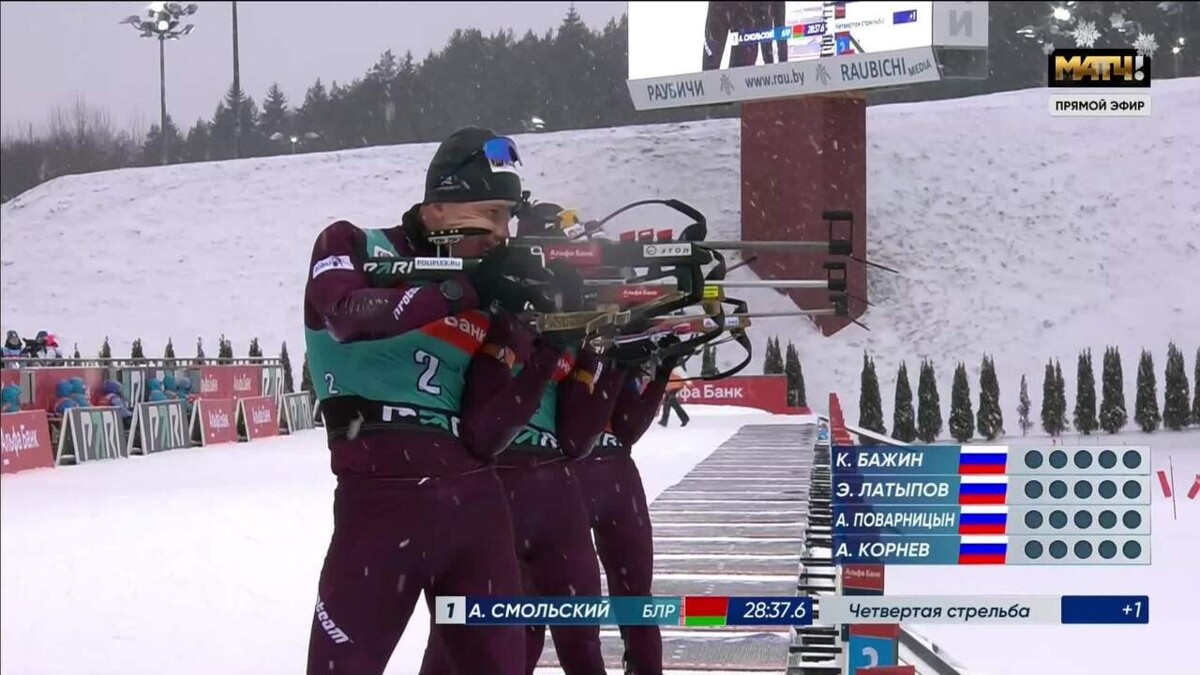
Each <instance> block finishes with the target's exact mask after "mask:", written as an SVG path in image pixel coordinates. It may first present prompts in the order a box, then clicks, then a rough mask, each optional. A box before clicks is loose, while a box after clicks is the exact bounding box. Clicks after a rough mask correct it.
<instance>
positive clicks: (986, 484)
mask: <svg viewBox="0 0 1200 675" xmlns="http://www.w3.org/2000/svg"><path fill="white" fill-rule="evenodd" d="M959 481H960V483H959V486H958V503H959V504H971V505H976V504H997V505H1002V504H1005V503H1006V502H1007V499H1006V498H1005V497H1006V496H1007V494H1008V476H988V475H982V476H961V477H960V478H959Z"/></svg>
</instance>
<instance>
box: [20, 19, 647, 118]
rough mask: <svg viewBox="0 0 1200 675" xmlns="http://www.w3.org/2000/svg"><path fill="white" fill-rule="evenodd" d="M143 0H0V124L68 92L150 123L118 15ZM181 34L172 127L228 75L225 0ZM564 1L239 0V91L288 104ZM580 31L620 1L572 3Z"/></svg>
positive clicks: (138, 49) (152, 112)
mask: <svg viewBox="0 0 1200 675" xmlns="http://www.w3.org/2000/svg"><path fill="white" fill-rule="evenodd" d="M148 4H149V3H148V2H4V3H2V4H0V117H2V118H3V122H0V126H2V127H3V130H4V131H5V132H8V131H17V130H21V131H24V130H25V129H26V128H27V126H28V125H29V124H30V123H32V124H33V125H34V130H35V132H36V131H37V130H38V129H40V128H42V127H44V125H45V121H46V119H47V118H48V116H49V112H50V110H51V109H53V108H54V107H55V106H70V105H71V104H73V103H74V101H75V99H76V97H77V96H81V97H83V99H84V100H85V101H86V102H87V103H88V104H89V105H92V106H95V107H100V108H106V109H107V110H108V111H109V113H110V114H111V117H112V121H113V124H114V125H115V126H117V127H118V128H131V127H133V126H134V125H135V124H136V123H137V121H138V120H139V118H140V126H141V128H142V130H143V131H144V130H146V129H148V128H149V126H150V124H152V123H157V122H158V110H159V108H158V46H157V44H156V41H155V40H149V39H142V38H140V37H138V34H137V32H136V31H134V29H132V28H130V27H129V26H124V25H119V24H118V23H117V22H118V21H120V20H121V19H123V18H125V17H126V16H129V15H131V14H143V13H144V11H145V8H146V6H147V5H148ZM196 4H197V5H199V7H200V9H199V11H197V12H196V14H195V15H193V16H192V17H191V18H192V23H194V24H195V25H196V28H195V30H194V31H193V32H192V34H191V35H188V36H187V37H185V38H183V39H181V40H179V41H175V42H168V43H167V112H168V113H169V114H170V115H171V117H172V118H173V119H174V120H175V121H176V123H177V124H179V125H180V126H181V127H183V128H187V127H190V126H191V125H192V124H193V123H194V122H195V121H196V119H198V118H201V117H203V118H205V119H211V118H212V114H213V111H214V110H215V109H216V106H217V102H218V101H219V100H220V98H221V96H222V95H224V93H225V91H226V90H227V89H228V88H229V85H230V83H231V82H232V81H233V48H232V43H233V39H232V30H231V28H232V23H233V22H232V3H230V2H198V3H196ZM569 5H570V3H569V2H508V1H500V2H239V3H238V35H239V37H238V39H239V60H240V66H241V78H242V89H243V90H245V91H246V93H247V94H249V95H251V96H253V97H254V100H255V101H256V102H258V103H259V105H261V104H262V99H263V95H264V94H265V93H266V91H267V88H268V87H269V86H270V85H271V82H278V83H279V86H280V87H281V88H282V89H283V91H284V93H285V94H287V97H288V100H289V103H292V102H294V103H295V104H299V103H301V102H303V100H304V92H305V90H306V89H307V88H308V86H309V85H311V84H312V83H313V81H314V80H315V79H316V78H317V77H320V78H321V79H322V80H323V81H324V82H325V84H326V86H328V84H329V83H330V82H331V81H333V80H337V81H339V82H348V81H350V80H351V79H353V78H356V77H361V76H362V75H363V74H365V73H366V71H367V69H368V68H369V67H370V66H371V65H372V64H373V63H375V61H376V60H377V59H378V57H379V55H380V54H382V53H383V51H384V50H386V49H388V48H391V49H392V50H393V51H394V52H395V53H396V55H397V56H400V55H402V54H403V53H404V52H405V51H406V50H412V52H413V55H414V56H415V57H416V58H417V59H418V60H420V59H422V58H424V56H425V55H426V54H428V53H429V50H430V49H439V48H441V47H442V45H444V44H445V42H446V39H447V38H448V37H449V36H450V33H451V32H453V31H454V29H455V28H469V27H476V28H479V29H481V30H483V31H484V32H485V33H490V32H492V31H494V30H497V29H500V28H512V29H513V30H514V32H516V33H517V34H518V35H520V34H523V33H524V32H525V30H527V29H530V28H532V29H534V30H535V31H537V32H539V33H542V32H545V31H546V30H547V29H550V28H553V27H555V26H557V25H558V24H559V23H560V22H561V21H562V18H563V16H565V14H566V12H567V7H568V6H569ZM575 6H576V10H577V11H578V12H579V14H580V16H581V17H582V18H583V20H584V22H585V23H587V25H588V26H589V27H593V28H598V27H601V26H603V24H605V23H607V22H608V20H609V19H610V18H612V17H614V16H618V15H620V14H621V13H623V12H624V11H625V6H626V3H624V2H577V3H575Z"/></svg>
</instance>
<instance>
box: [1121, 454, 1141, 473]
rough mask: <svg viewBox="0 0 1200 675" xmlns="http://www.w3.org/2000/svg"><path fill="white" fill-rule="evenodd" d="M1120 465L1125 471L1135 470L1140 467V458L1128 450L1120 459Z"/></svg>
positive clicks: (1139, 455)
mask: <svg viewBox="0 0 1200 675" xmlns="http://www.w3.org/2000/svg"><path fill="white" fill-rule="evenodd" d="M1121 463H1123V464H1124V465H1125V468H1126V469H1136V468H1138V467H1139V466H1141V465H1142V456H1141V454H1140V453H1138V451H1136V450H1129V451H1127V452H1126V453H1125V454H1124V456H1122V457H1121Z"/></svg>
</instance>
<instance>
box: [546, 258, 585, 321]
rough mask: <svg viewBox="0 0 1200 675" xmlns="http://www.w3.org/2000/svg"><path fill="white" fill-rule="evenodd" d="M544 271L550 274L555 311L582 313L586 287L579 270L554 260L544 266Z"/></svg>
mask: <svg viewBox="0 0 1200 675" xmlns="http://www.w3.org/2000/svg"><path fill="white" fill-rule="evenodd" d="M546 271H547V272H549V274H550V288H551V289H552V290H553V292H554V294H555V297H556V302H555V305H556V306H557V308H558V309H557V311H559V312H579V311H582V310H583V308H584V301H583V298H584V292H585V290H586V287H585V286H584V283H583V276H581V275H580V274H579V270H577V269H575V268H574V267H572V266H571V265H570V264H568V263H567V262H565V261H562V260H554V261H551V262H550V263H548V264H547V265H546Z"/></svg>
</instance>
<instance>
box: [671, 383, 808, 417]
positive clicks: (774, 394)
mask: <svg viewBox="0 0 1200 675" xmlns="http://www.w3.org/2000/svg"><path fill="white" fill-rule="evenodd" d="M679 402H680V403H684V404H688V403H690V404H693V405H734V406H745V407H747V408H758V409H759V410H765V411H767V412H769V413H779V414H799V413H801V412H804V409H803V408H792V407H789V406H788V404H787V377H786V376H784V375H750V376H746V377H729V378H726V379H724V380H717V381H715V382H703V381H699V380H697V381H693V382H688V383H687V385H686V386H684V388H683V389H682V390H680V392H679Z"/></svg>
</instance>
